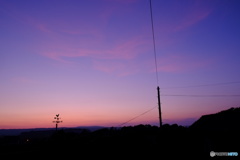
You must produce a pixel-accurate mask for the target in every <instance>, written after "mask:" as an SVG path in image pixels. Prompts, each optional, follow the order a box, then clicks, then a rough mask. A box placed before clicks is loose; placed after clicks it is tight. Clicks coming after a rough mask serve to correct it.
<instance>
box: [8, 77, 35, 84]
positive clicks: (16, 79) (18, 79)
mask: <svg viewBox="0 0 240 160" xmlns="http://www.w3.org/2000/svg"><path fill="white" fill-rule="evenodd" d="M11 80H12V81H13V82H16V83H22V84H35V83H37V81H36V80H33V79H31V78H28V77H23V76H19V77H13V78H12V79H11Z"/></svg>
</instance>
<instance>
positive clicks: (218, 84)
mask: <svg viewBox="0 0 240 160" xmlns="http://www.w3.org/2000/svg"><path fill="white" fill-rule="evenodd" d="M237 83H240V81H235V82H224V83H211V84H200V85H190V86H179V87H163V88H161V89H175V88H196V87H211V86H221V85H229V84H237Z"/></svg>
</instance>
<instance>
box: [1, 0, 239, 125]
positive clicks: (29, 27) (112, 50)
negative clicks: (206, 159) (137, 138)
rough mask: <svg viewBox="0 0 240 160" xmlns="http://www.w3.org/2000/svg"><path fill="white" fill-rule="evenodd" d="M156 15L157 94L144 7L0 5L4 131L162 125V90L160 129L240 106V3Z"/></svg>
mask: <svg viewBox="0 0 240 160" xmlns="http://www.w3.org/2000/svg"><path fill="white" fill-rule="evenodd" d="M152 8H153V18H154V29H155V39H156V53H157V64H158V76H159V82H158V84H157V82H156V73H155V63H154V52H153V42H152V30H151V17H150V7H149V1H148V0H41V1H32V0H22V1H19V0H0V79H1V81H0V128H31V127H35V128H37V127H54V124H53V123H52V120H54V119H53V117H54V116H55V114H58V113H59V114H60V116H61V117H62V120H63V121H64V123H63V124H60V126H65V127H73V126H84V125H102V126H117V125H119V124H121V123H124V122H126V121H128V120H129V119H131V118H134V117H136V116H138V115H140V114H142V113H144V112H145V111H147V110H149V109H151V108H153V107H156V109H153V110H151V111H149V112H148V113H146V114H144V115H142V116H140V117H138V118H136V119H134V120H133V121H131V122H129V123H127V124H125V125H135V124H140V123H142V124H152V125H158V109H157V90H156V88H157V85H159V86H160V88H161V103H162V113H163V115H162V117H163V123H178V124H181V125H189V124H191V123H192V122H193V121H194V120H196V119H198V118H199V117H200V116H201V115H203V114H210V113H215V112H218V111H221V110H224V109H228V108H230V107H238V106H240V97H239V96H228V95H240V74H239V73H240V72H239V69H240V62H239V60H240V29H239V28H240V18H239V16H240V10H239V8H240V2H239V1H238V0H235V1H234V0H221V1H219V0H211V1H209V0H199V1H193V0H188V1H187V0H186V1H177V0H176V1H175V0H169V1H163V0H152ZM199 85H200V86H199ZM201 85H203V86H201ZM204 85H205V86H204ZM191 86H192V87H191ZM166 95H172V96H166ZM173 95H204V96H206V95H225V96H222V97H211V96H207V97H191V96H173Z"/></svg>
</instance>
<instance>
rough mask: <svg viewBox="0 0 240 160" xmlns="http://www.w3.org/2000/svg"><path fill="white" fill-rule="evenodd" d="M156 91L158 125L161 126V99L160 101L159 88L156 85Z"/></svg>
mask: <svg viewBox="0 0 240 160" xmlns="http://www.w3.org/2000/svg"><path fill="white" fill-rule="evenodd" d="M157 92H158V110H159V127H162V111H161V101H160V88H159V86H158V87H157Z"/></svg>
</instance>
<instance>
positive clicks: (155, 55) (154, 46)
mask: <svg viewBox="0 0 240 160" xmlns="http://www.w3.org/2000/svg"><path fill="white" fill-rule="evenodd" d="M149 2H150V13H151V24H152V37H153V49H154V58H155V68H156V79H157V85H158V67H157V54H156V45H155V34H154V25H153V14H152V1H151V0H149Z"/></svg>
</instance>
